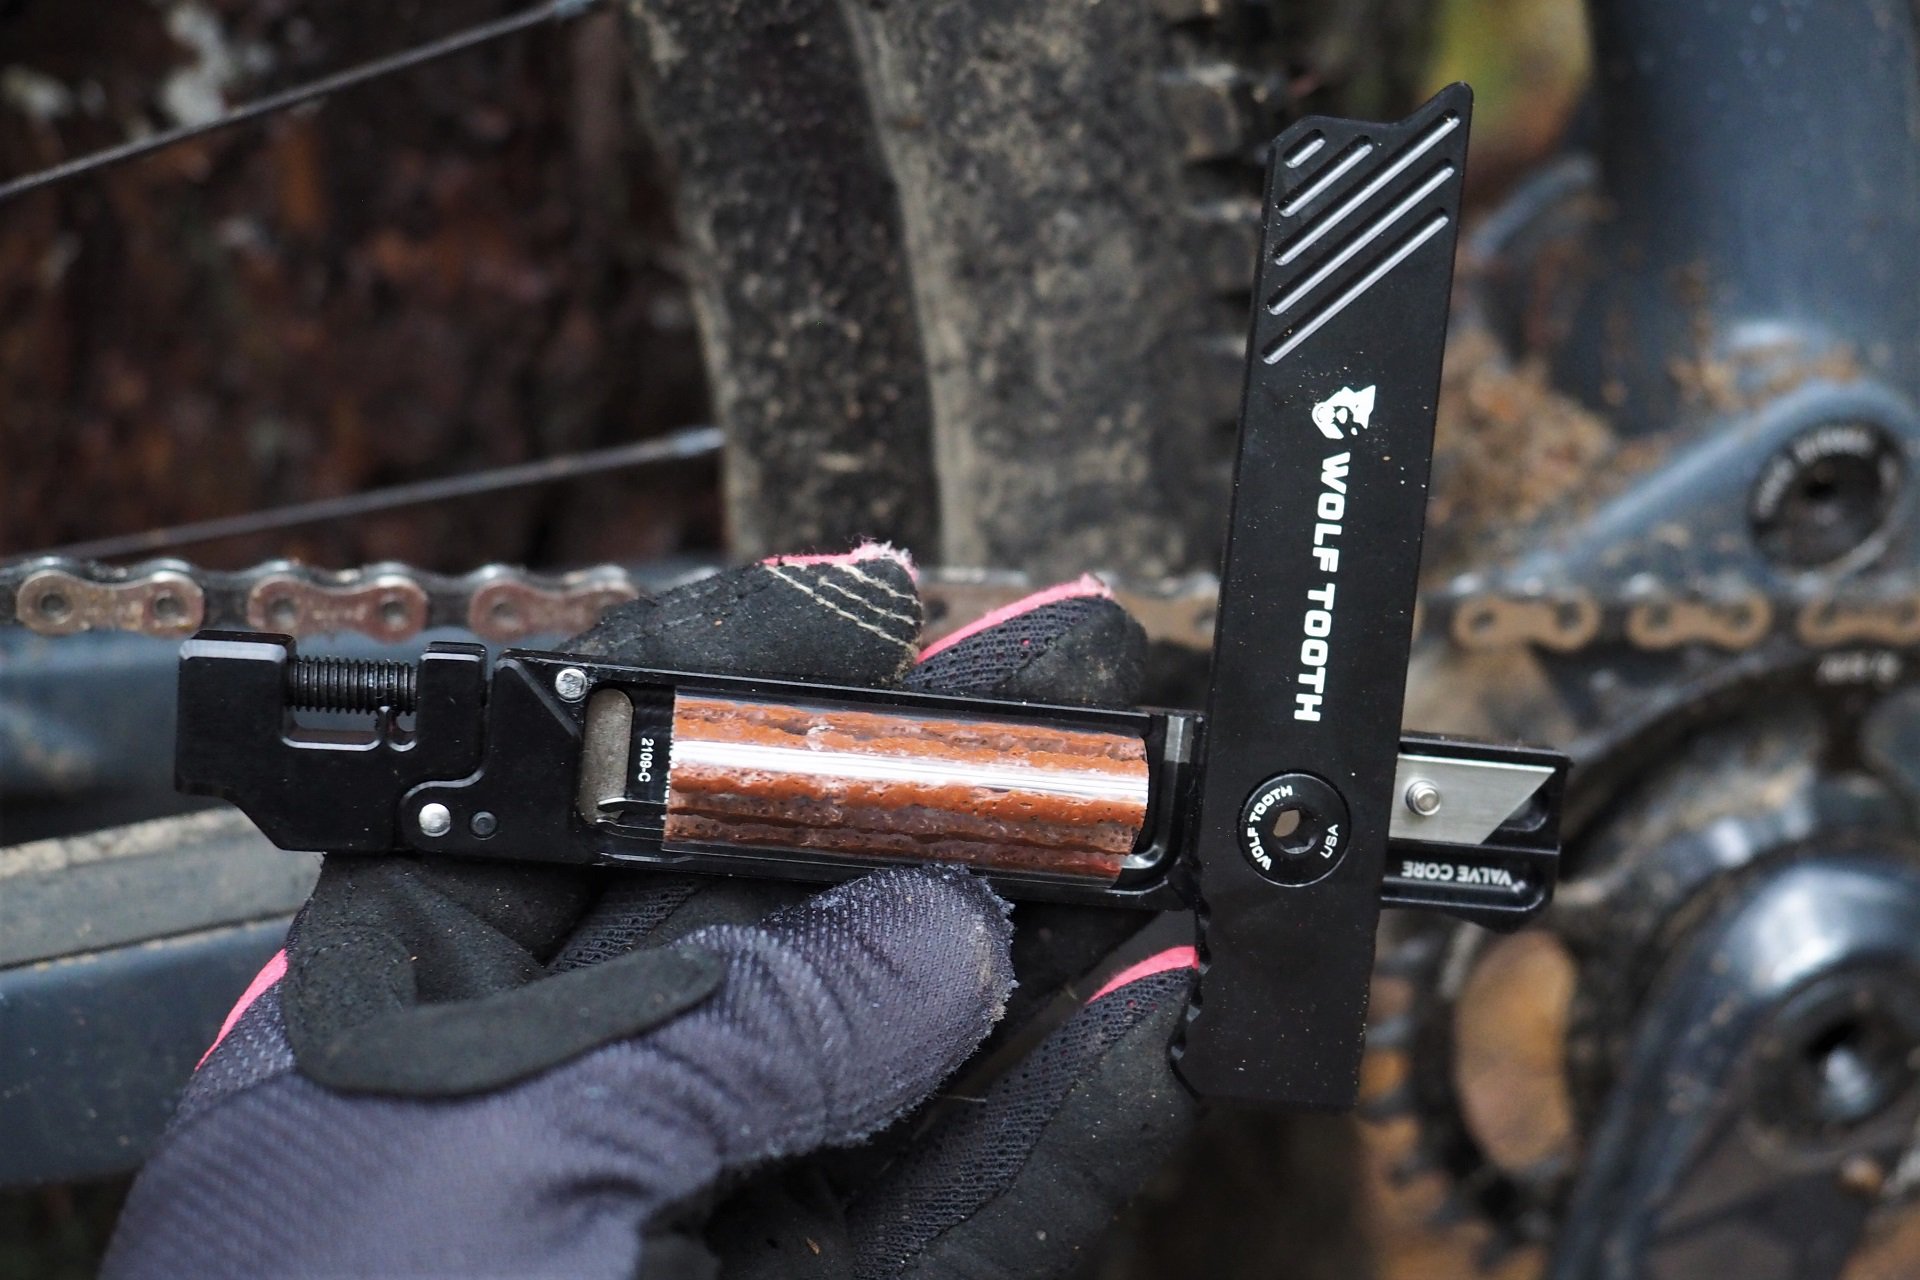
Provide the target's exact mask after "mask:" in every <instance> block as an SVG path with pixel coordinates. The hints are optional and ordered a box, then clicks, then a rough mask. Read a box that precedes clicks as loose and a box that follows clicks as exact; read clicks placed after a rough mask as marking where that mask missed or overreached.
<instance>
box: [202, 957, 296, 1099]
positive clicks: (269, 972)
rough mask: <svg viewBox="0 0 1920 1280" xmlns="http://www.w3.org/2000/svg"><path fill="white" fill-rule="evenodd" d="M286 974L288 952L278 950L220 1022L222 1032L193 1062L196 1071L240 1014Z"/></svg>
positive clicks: (217, 1045) (238, 1019)
mask: <svg viewBox="0 0 1920 1280" xmlns="http://www.w3.org/2000/svg"><path fill="white" fill-rule="evenodd" d="M286 976H287V953H286V952H285V951H276V952H274V953H273V959H271V960H269V961H267V964H266V967H265V968H263V969H262V970H260V972H258V973H256V974H254V975H253V981H252V982H250V983H248V984H247V989H246V990H245V991H243V992H241V993H240V1001H239V1003H238V1004H235V1005H234V1006H233V1010H232V1012H230V1013H228V1014H227V1020H226V1021H225V1022H223V1023H221V1024H220V1034H219V1035H217V1036H215V1037H214V1038H213V1043H212V1044H210V1045H208V1046H207V1051H206V1052H205V1053H203V1054H201V1055H200V1061H198V1062H196V1063H194V1064H193V1069H194V1070H195V1071H198V1070H199V1069H200V1068H201V1067H204V1066H206V1065H207V1059H208V1058H211V1057H212V1056H213V1051H214V1050H215V1049H218V1048H219V1047H220V1042H221V1041H222V1040H225V1039H226V1038H227V1032H229V1031H231V1030H233V1024H234V1023H236V1022H238V1021H240V1015H241V1014H243V1013H245V1012H246V1011H247V1010H248V1009H249V1008H250V1007H251V1006H252V1005H253V1002H254V1001H255V1000H258V999H259V998H260V997H261V995H262V994H264V993H265V992H266V989H267V988H268V987H270V986H272V985H273V984H274V983H276V982H278V981H280V979H282V978H284V977H286Z"/></svg>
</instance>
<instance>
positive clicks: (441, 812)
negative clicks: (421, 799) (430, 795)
mask: <svg viewBox="0 0 1920 1280" xmlns="http://www.w3.org/2000/svg"><path fill="white" fill-rule="evenodd" d="M419 821H420V834H421V835H423V836H443V835H445V834H447V832H449V831H451V830H453V814H452V813H450V812H448V810H447V806H445V805H443V804H441V803H439V802H438V801H435V802H434V803H432V804H423V805H421V806H420V819H419Z"/></svg>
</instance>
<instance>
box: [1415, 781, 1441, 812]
mask: <svg viewBox="0 0 1920 1280" xmlns="http://www.w3.org/2000/svg"><path fill="white" fill-rule="evenodd" d="M1407 808H1409V809H1411V810H1413V811H1414V812H1415V813H1417V814H1419V815H1420V816H1421V817H1423V818H1431V817H1432V816H1433V815H1434V814H1436V813H1438V812H1440V788H1439V787H1436V786H1434V785H1433V784H1432V783H1431V782H1429V781H1427V780H1426V779H1425V778H1415V779H1414V780H1413V781H1412V782H1409V783H1408V784H1407Z"/></svg>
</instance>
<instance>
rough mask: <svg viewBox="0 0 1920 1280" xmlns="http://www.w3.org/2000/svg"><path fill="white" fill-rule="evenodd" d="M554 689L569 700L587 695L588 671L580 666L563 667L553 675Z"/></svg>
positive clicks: (572, 700) (576, 700) (575, 699)
mask: <svg viewBox="0 0 1920 1280" xmlns="http://www.w3.org/2000/svg"><path fill="white" fill-rule="evenodd" d="M553 691H554V692H555V693H557V694H559V695H560V697H561V698H562V699H563V700H565V701H567V702H578V701H580V699H582V698H584V697H586V696H587V673H586V672H584V671H582V670H581V669H580V668H578V667H562V668H560V670H559V672H558V673H557V674H555V676H554V677H553Z"/></svg>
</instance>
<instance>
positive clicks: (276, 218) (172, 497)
mask: <svg viewBox="0 0 1920 1280" xmlns="http://www.w3.org/2000/svg"><path fill="white" fill-rule="evenodd" d="M517 7H519V6H518V5H516V4H514V3H511V2H508V3H502V0H436V2H435V3H433V4H424V3H401V4H394V3H376V2H375V0H335V2H334V3H332V4H328V5H324V6H323V5H317V4H313V3H310V2H305V0H179V2H170V0H94V2H93V3H89V4H86V5H73V4H57V3H49V2H46V0H0V176H6V177H13V176H17V175H19V174H22V173H27V172H30V171H33V170H35V169H39V168H42V167H44V166H46V165H50V164H53V163H56V162H58V161H61V160H65V159H70V158H72V157H74V156H76V155H80V154H84V153H86V152H88V151H91V150H93V149H96V148H99V147H102V146H107V145H110V144H112V143H115V142H119V141H122V140H124V139H127V138H130V137H136V136H140V135H142V134H145V133H148V132H152V131H154V130H158V129H163V128H167V127H171V126H174V125H178V124H186V123H192V122H196V121H200V120H204V119H208V118H210V117H211V116H213V115H215V114H217V113H218V112H220V111H222V110H224V109H225V108H227V107H228V106H231V105H234V104H238V103H241V102H245V101H248V100H250V99H253V98H257V97H259V96H260V95H262V94H264V93H267V92H271V91H273V90H276V89H281V88H286V87H289V86H292V85H296V84H299V83H302V82H303V81H306V80H309V79H311V78H313V77H315V76H317V75H320V74H323V73H326V72H330V71H334V70H338V69H340V68H343V67H346V66H350V65H352V64H355V63H357V62H360V61H363V60H365V59H368V58H372V57H375V56H379V55H381V54H385V53H389V52H393V51H395V50H398V49H402V48H407V47H410V46H413V45H416V44H419V43H421V42H422V41H425V40H428V39H431V38H433V37H435V36H438V35H443V34H446V33H448V32H451V31H455V30H458V29H460V28H462V27H464V26H467V25H469V24H471V23H473V22H477V21H481V20H484V19H487V18H491V17H495V16H498V15H499V14H501V13H503V12H511V11H513V10H514V9H515V8H517ZM1329 8H1337V7H1336V6H1329ZM1324 25H1325V27H1326V31H1325V32H1324V34H1323V36H1322V38H1321V40H1320V42H1319V45H1318V46H1317V48H1316V49H1314V50H1313V51H1311V56H1312V59H1313V65H1311V66H1302V67H1301V68H1299V70H1298V79H1299V81H1300V83H1301V85H1302V87H1303V92H1305V91H1318V90H1321V89H1323V88H1324V87H1325V85H1326V82H1327V81H1328V79H1329V78H1333V79H1335V80H1336V81H1337V79H1338V78H1339V77H1341V76H1347V77H1356V78H1357V77H1360V76H1362V75H1364V74H1366V73H1367V69H1368V67H1369V62H1370V59H1371V58H1372V57H1373V54H1372V52H1371V51H1370V50H1369V49H1368V48H1367V47H1366V44H1365V40H1366V38H1367V28H1366V27H1365V26H1364V25H1363V24H1359V23H1354V22H1346V23H1342V22H1341V21H1339V20H1338V18H1337V17H1335V18H1330V19H1329V20H1328V21H1327V22H1326V23H1325V24H1324ZM1401 56H1408V55H1406V54H1402V55H1401ZM1411 56H1414V57H1416V58H1420V59H1423V60H1426V61H1428V62H1430V64H1431V66H1430V71H1429V72H1428V73H1427V74H1426V76H1425V78H1426V80H1427V81H1428V82H1430V83H1433V84H1438V83H1442V82H1444V81H1446V80H1449V79H1453V78H1456V77H1465V78H1469V79H1470V80H1471V81H1472V82H1473V83H1474V85H1475V87H1476V90H1477V91H1478V93H1479V104H1480V105H1479V111H1478V116H1477V120H1476V132H1475V140H1474V163H1475V165H1476V170H1477V172H1476V174H1475V190H1476V192H1477V193H1479V194H1480V195H1481V196H1485V195H1488V194H1491V193H1493V192H1496V191H1498V190H1499V189H1500V188H1501V187H1503V186H1504V185H1505V182H1506V180H1507V179H1508V178H1509V177H1510V176H1511V175H1512V174H1513V173H1514V172H1516V171H1517V170H1519V169H1520V168H1523V167H1524V166H1525V165H1526V164H1527V163H1529V162H1530V161H1532V160H1533V159H1535V158H1536V157H1538V156H1539V155H1540V154H1541V153H1542V152H1543V151H1544V150H1545V149H1546V148H1548V147H1549V146H1550V145H1551V144H1552V142H1553V140H1554V138H1555V137H1556V136H1557V135H1558V133H1559V131H1560V129H1561V126H1562V125H1563V123H1564V121H1565V119H1566V117H1567V113H1568V110H1569V109H1570V106H1571V104H1572V101H1573V98H1574V96H1575V94H1576V93H1577V91H1578V86H1579V84H1580V82H1581V79H1582V75H1583V68H1584V62H1583V33H1582V28H1581V17H1580V11H1579V6H1578V4H1577V2H1576V0H1446V3H1442V4H1440V5H1438V6H1437V10H1436V12H1435V13H1434V14H1433V17H1432V31H1431V40H1430V44H1429V46H1428V48H1426V49H1419V50H1413V51H1411ZM632 97H633V92H632V88H631V86H630V84H629V81H628V75H627V67H626V56H625V51H624V47H623V40H622V35H621V31H620V26H619V22H618V19H617V18H616V16H615V15H614V14H613V13H612V12H603V13H599V14H596V15H593V16H590V17H588V18H585V19H583V20H581V21H577V22H574V23H571V24H565V25H556V26H549V27H543V28H538V29H536V30H534V31H532V32H530V33H528V34H525V35H523V36H520V37H516V38H514V39H509V40H505V41H501V42H498V43H495V44H493V45H490V46H487V47H484V48H481V49H478V50H474V51H470V52H467V53H464V54H461V55H459V56H457V57H454V58H451V59H448V60H445V61H442V62H439V63H435V64H433V65H431V66H429V67H425V68H422V69H419V70H416V71H413V72H410V73H407V74H404V75H400V76H395V77H391V78H389V79H386V80H383V81H381V82H379V83H377V84H374V85H371V86H367V87H364V88H360V89H356V90H353V91H351V92H348V93H344V94H341V95H338V96H337V97H336V98H334V99H332V100H327V101H323V102H320V103H317V104H314V105H312V106H309V107H306V108H303V109H299V110H296V111H294V112H291V113H288V114H284V115H282V116H279V117H277V118H275V119H273V120H272V121H270V122H268V123H266V124H265V125H263V126H257V127H255V126H249V127H243V128H239V129H235V130H231V131H226V132H222V133H217V134H214V135H211V136H209V137H206V138H203V139H199V140H196V141H194V142H191V143H188V144H186V145H183V146H179V147H175V148H171V149H169V150H166V151H163V152H161V153H159V154H157V155H155V156H152V157H150V158H147V159H144V160H141V161H139V162H137V163H133V164H129V165H125V166H122V167H119V168H116V169H112V170H109V171H107V172H105V173H102V174H99V175H96V176H92V177H89V178H86V179H84V180H82V181H79V182H73V183H69V184H66V185H62V186H59V187H55V188H53V189H50V190H46V191H41V192H36V193H33V194H30V195H28V196H26V197H24V198H21V199H17V200H14V201H12V202H10V203H8V204H6V205H5V206H0V465H3V467H4V474H5V495H4V501H0V555H11V554H18V553H22V552H27V551H33V550H41V549H46V548H50V547H54V546H58V545H61V544H63V543H68V542H75V541H80V540H83V539H91V538H98V537H104V536H108V535H112V534H124V533H133V532H137V531H141V530H145V529H149V528H153V527H157V526H163V525H171V524H177V523H181V522H184V521H189V520H198V519H205V518H208V517H212V516H219V515H230V514H237V513H241V512H251V511H258V510H262V509H267V508H272V507H276V506H280V505H283V504H287V503H292V502H299V501H305V500H311V499H315V498H325V497H330V496H337V495H341V494H348V493H354V492H358V491H361V490H365V489H368V488H374V487H379V486H382V485H388V484H394V483H398V482H403V481H408V480H416V479H423V478H428V477H436V476H444V475H451V474H455V473H462V472H469V471H475V470H480V469H483V468H487V467H495V466H502V465H506V464H510V463H516V462H523V461H528V460H532V459H538V458H544V457H550V456H553V455H555V454H560V453H567V452H573V451H576V450H581V449H588V448H593V447H596V446H604V445H609V444H614V443H620V442H626V441H631V440H635V439H639V438H643V437H646V436H648V435H653V434H657V433H659V432H661V431H663V430H666V429H668V428H671V427H673V426H677V425H683V424H687V423H692V422H698V421H700V420H701V419H702V417H703V416H704V414H705V411H706V405H705V400H704V392H703V386H702V382H703V379H702V371H701V365H700V359H699V347H698V338H697V335H696V333H695V331H694V324H693V316H692V312H691V308H690V306H689V304H688V299H687V292H686V287H685V285H684V282H683V273H682V272H681V270H680V268H679V265H678V255H679V252H680V250H679V248H678V246H677V244H676V242H675V237H674V232H673V226H672V218H671V213H670V199H669V197H668V195H667V193H666V191H665V189H664V186H663V181H664V175H663V173H662V166H661V164H660V162H659V160H658V158H657V156H656V155H655V154H654V152H653V151H652V150H651V149H650V147H649V146H648V142H647V139H646V136H645V134H644V131H643V130H642V129H641V128H640V127H639V126H638V124H637V123H636V114H635V110H634V103H633V101H632ZM721 536H722V535H721V529H720V527H719V512H718V508H717V505H716V499H715V495H714V490H713V485H712V484H711V482H710V481H709V480H704V479H703V480H702V481H700V482H698V483H689V481H688V476H686V475H684V474H682V475H678V476H669V477H666V478H659V477H644V476H640V475H635V474H627V475H624V476H620V477H611V478H607V479H603V480H597V481H591V482H586V483H579V484H574V485H570V486H567V487H565V488H558V487H556V488H549V489H546V490H537V491H532V492H527V493H522V494H515V495H511V496H508V497H504V498H498V499H489V500H486V501H483V502H468V503H464V504H452V505H447V506H441V507H436V508H432V509H428V510H420V511H411V512H405V513H394V514H391V515H386V516H381V517H376V518H371V519H366V520H362V521H358V522H355V523H354V524H352V525H350V526H345V525H341V526H333V527H322V528H314V529H303V530H300V531H297V532H295V533H291V534H283V535H280V536H278V537H274V538H271V539H267V538H253V539H246V540H239V541H229V542H226V543H221V544H214V545H209V546H206V547H203V548H196V549H195V552H194V555H195V558H196V559H199V560H201V561H203V562H206V563H209V564H213V565H218V566H237V565H242V564H247V563H251V562H253V561H255V560H258V559H261V558H264V557H266V556H269V555H290V556H295V557H298V558H301V559H304V560H306V561H308V562H310V563H314V564H317V565H321V566H325V567H341V566H346V565H353V564H360V563H365V562H368V561H371V560H375V559H381V558H395V559H402V560H407V561H410V562H414V563H417V564H421V565H423V566H427V567H432V568H441V569H464V568H468V567H471V566H473V565H475V564H479V563H482V562H484V561H487V560H490V559H503V560H508V561H516V562H525V563H532V564H540V565H566V564H578V563H586V562H591V561H595V560H600V559H617V560H625V561H633V560H640V559H646V558H648V557H651V556H656V555H659V554H661V553H662V552H665V551H668V550H673V549H679V548H712V547H716V546H718V545H719V540H720V538H721Z"/></svg>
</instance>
